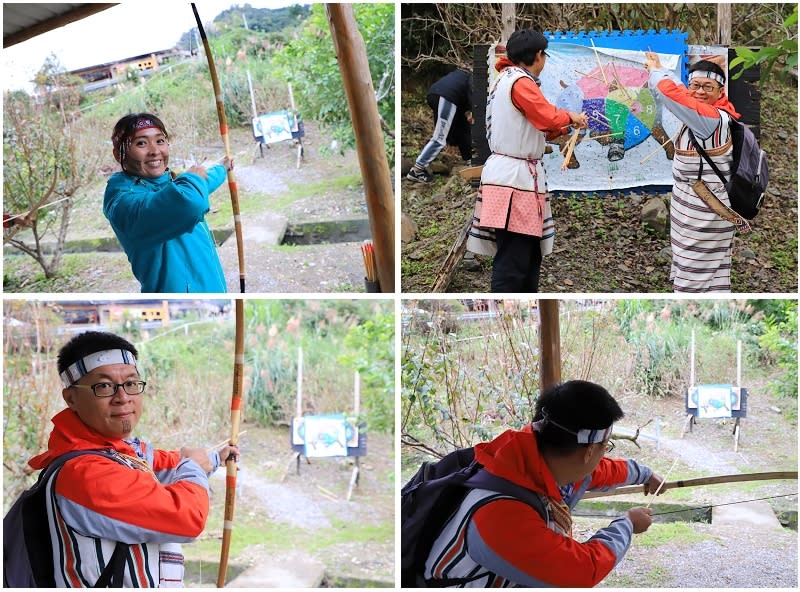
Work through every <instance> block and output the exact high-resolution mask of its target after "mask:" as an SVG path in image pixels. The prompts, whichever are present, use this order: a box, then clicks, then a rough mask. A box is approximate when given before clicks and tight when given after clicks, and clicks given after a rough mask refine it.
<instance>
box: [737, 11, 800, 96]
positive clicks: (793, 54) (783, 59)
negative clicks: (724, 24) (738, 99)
mask: <svg viewBox="0 0 800 592" xmlns="http://www.w3.org/2000/svg"><path fill="white" fill-rule="evenodd" d="M783 29H784V31H783V32H784V33H785V35H786V36H787V38H786V39H784V40H782V41H780V42H778V43H777V44H776V45H775V46H774V47H770V46H765V47H762V48H761V49H759V50H757V51H753V50H752V49H750V48H748V47H737V48H736V57H735V58H734V59H733V60H731V63H730V66H729V68H730V70H731V72H733V70H734V68H736V67H737V66H740V68H739V69H738V70H737V71H736V72H733V76H732V78H734V79H736V78H739V77H740V76H741V75H742V74H744V71H745V70H747V69H748V68H751V67H753V66H756V65H760V64H764V65H765V68H764V69H763V70H762V72H761V77H760V81H761V83H762V84H763V83H764V82H765V81H766V80H768V79H769V78H770V76H771V75H772V73H773V71H774V69H775V66H776V65H778V77H779V78H780V79H781V80H783V79H785V78H786V76H787V75H788V74H791V73H794V75H795V76H797V5H796V4H795V6H794V11H793V12H792V14H790V15H789V16H787V17H786V19H785V20H784V21H783Z"/></svg>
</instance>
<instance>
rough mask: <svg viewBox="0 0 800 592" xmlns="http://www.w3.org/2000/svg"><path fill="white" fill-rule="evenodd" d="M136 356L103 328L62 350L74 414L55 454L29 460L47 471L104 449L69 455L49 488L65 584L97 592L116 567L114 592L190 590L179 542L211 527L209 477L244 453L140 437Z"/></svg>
mask: <svg viewBox="0 0 800 592" xmlns="http://www.w3.org/2000/svg"><path fill="white" fill-rule="evenodd" d="M137 356H138V352H137V350H136V348H135V347H134V346H133V345H132V344H131V343H129V342H128V341H127V340H125V339H123V338H122V337H119V336H117V335H114V334H111V333H102V332H97V331H89V332H86V333H81V334H79V335H77V336H75V337H73V338H72V339H71V340H70V341H69V342H67V343H66V344H65V345H64V346H63V347H62V348H61V350H60V351H59V354H58V372H59V375H60V377H61V380H62V383H63V385H64V389H63V390H62V391H61V394H62V396H63V398H64V401H65V402H66V404H67V408H66V409H64V410H63V411H61V412H59V413H58V414H56V415H55V416H54V417H53V418H52V422H53V426H54V427H53V431H52V432H51V434H50V439H49V442H48V449H47V451H46V452H44V453H43V454H40V455H38V456H36V457H34V458H32V459H31V460H30V461H29V464H30V466H31V467H33V468H34V469H37V470H38V469H45V468H47V466H48V465H50V464H51V463H52V462H53V461H55V460H56V459H58V458H59V457H61V456H63V455H65V454H68V453H73V452H74V451H87V450H92V451H99V452H100V453H99V454H82V455H79V456H76V457H74V458H70V459H69V460H67V461H66V462H65V463H64V464H63V466H62V467H61V468H60V469H59V470H58V471H57V472H56V473H54V474H53V476H51V477H50V479H49V482H48V484H47V502H46V504H47V521H48V525H49V532H50V538H51V543H52V555H53V570H54V574H53V575H54V579H55V586H57V587H81V586H88V587H92V586H94V584H95V583H96V582H97V580H98V579H99V578H100V576H101V573H103V572H104V570H105V568H106V567H107V566H111V565H112V564H114V565H117V566H119V567H118V568H114V569H116V570H118V571H119V572H120V573H118V574H115V575H116V577H117V578H121V581H120V579H117V580H116V583H114V580H112V585H114V586H115V587H118V586H122V587H176V586H182V582H183V555H182V553H181V551H180V545H179V543H182V542H187V541H192V540H194V539H195V538H196V537H197V536H198V535H200V533H201V532H202V531H203V529H204V528H205V523H206V518H207V517H208V511H209V498H208V475H210V474H211V473H212V472H214V471H215V470H216V469H217V468H218V467H219V466H220V464H222V462H224V460H225V459H227V458H228V456H229V455H234V458H236V457H238V449H237V448H236V447H232V446H224V447H223V448H221V449H220V450H219V451H216V452H212V453H210V454H209V453H207V452H206V451H205V450H204V449H202V448H182V449H181V450H180V451H167V450H159V449H154V448H153V447H152V446H150V444H149V443H146V442H144V441H143V440H140V439H139V438H137V437H134V436H133V432H134V430H135V428H136V424H137V423H138V421H139V419H140V418H141V415H142V409H143V393H144V392H145V386H146V384H147V383H146V382H145V381H144V380H142V377H141V375H140V373H139V368H138V366H137ZM120 543H122V545H120ZM120 554H121V555H122V557H121V558H119V555H120Z"/></svg>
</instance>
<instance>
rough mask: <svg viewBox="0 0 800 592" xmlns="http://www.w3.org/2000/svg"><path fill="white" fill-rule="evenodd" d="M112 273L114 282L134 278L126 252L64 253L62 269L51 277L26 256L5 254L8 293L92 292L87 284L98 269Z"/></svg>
mask: <svg viewBox="0 0 800 592" xmlns="http://www.w3.org/2000/svg"><path fill="white" fill-rule="evenodd" d="M99 269H103V270H107V271H109V272H110V273H111V274H113V276H114V278H115V279H119V280H126V279H133V276H132V275H131V271H130V266H128V263H127V260H126V258H125V255H124V254H123V253H64V255H63V256H62V259H61V268H60V269H59V271H58V274H57V275H56V276H54V277H52V278H47V277H45V275H44V272H43V271H42V269H41V267H39V264H38V263H36V262H35V261H34V260H33V259H32V258H30V257H28V256H27V255H12V256H8V255H7V254H4V257H3V290H4V291H5V292H7V293H9V292H57V293H63V292H93V291H95V286H93V285H92V284H91V283H89V282H87V281H86V280H85V279H82V278H85V277H91V275H92V274H93V273H96V271H97V270H99Z"/></svg>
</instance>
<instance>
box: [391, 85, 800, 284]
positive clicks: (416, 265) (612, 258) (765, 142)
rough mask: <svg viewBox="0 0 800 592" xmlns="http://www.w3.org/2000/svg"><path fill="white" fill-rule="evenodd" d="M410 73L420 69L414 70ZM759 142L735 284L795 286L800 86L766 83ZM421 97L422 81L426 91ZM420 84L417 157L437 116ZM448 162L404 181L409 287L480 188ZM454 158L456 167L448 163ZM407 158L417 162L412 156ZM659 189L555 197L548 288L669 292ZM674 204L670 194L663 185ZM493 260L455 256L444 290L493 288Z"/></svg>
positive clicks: (413, 146) (467, 213) (409, 143)
mask: <svg viewBox="0 0 800 592" xmlns="http://www.w3.org/2000/svg"><path fill="white" fill-rule="evenodd" d="M411 79H413V76H412V77H411ZM761 93H762V103H761V145H762V147H763V148H764V150H765V151H766V152H767V154H768V162H769V167H770V180H769V187H768V189H767V197H766V198H765V202H764V207H763V208H762V210H761V212H760V213H759V214H758V216H757V218H756V219H755V221H754V222H753V224H752V226H753V232H751V233H748V234H737V236H736V237H735V239H734V247H733V268H732V271H731V282H732V291H733V292H740V293H762V292H763V293H794V292H796V291H797V134H796V128H797V125H796V122H797V89H796V87H795V88H791V87H784V86H780V85H777V84H774V83H770V84H768V85H767V86H766V88H765V89H762V90H761ZM421 96H422V97H423V98H424V91H422V92H421ZM420 101H421V99H420V91H419V89H417V94H414V93H413V92H412V90H411V89H410V86H409V85H405V86H404V88H403V111H402V116H401V117H402V130H403V135H402V138H403V145H402V156H403V158H404V159H406V160H410V161H411V162H413V159H415V158H416V157H417V155H418V153H419V151H420V149H421V148H422V146H424V144H425V143H426V142H427V141H428V139H429V138H430V133H431V131H432V121H431V116H430V113H429V109H428V107H427V105H424V104H421V103H420ZM437 162H438V163H441V164H442V165H443V168H444V171H448V170H451V172H452V176H451V175H449V174H447V173H445V172H444V171H443V172H442V174H437V175H436V177H437V180H436V181H435V182H434V183H433V184H430V185H423V184H420V183H415V182H412V181H408V180H406V179H405V178H403V180H402V184H401V204H402V207H401V210H402V212H403V213H405V214H408V215H409V216H410V217H411V218H412V219H413V220H414V222H415V223H416V225H417V226H418V228H419V230H418V233H417V237H416V239H415V240H413V241H411V242H409V243H407V244H403V245H402V255H401V266H402V289H403V291H404V292H430V291H431V289H432V286H433V283H434V281H435V279H436V275H437V273H438V272H439V270H440V268H441V266H442V263H443V262H444V260H445V258H446V256H447V254H448V252H449V251H450V249H451V248H452V246H453V245H454V244H455V242H456V239H457V237H458V236H459V233H460V232H461V230H462V228H463V227H464V225H465V224H466V222H467V220H468V219H470V217H471V216H472V211H473V207H474V204H475V195H476V193H475V191H476V190H473V189H471V188H470V187H469V185H468V184H467V183H466V182H465V181H462V180H460V179H458V178H457V171H458V170H459V168H463V163H461V162H460V161H458V160H453V159H448V158H446V157H445V158H443V157H442V156H440V157H439V159H437V161H434V164H437ZM453 165H455V168H453V169H451V167H453ZM408 166H410V164H408ZM655 196H656V194H652V193H643V192H636V191H634V194H631V195H611V196H606V197H591V196H586V195H577V196H572V197H570V196H564V195H562V196H559V197H554V198H553V199H552V200H551V203H552V208H553V217H554V219H555V225H556V237H555V246H554V252H553V254H552V255H551V256H550V257H547V258H545V260H544V262H543V264H542V275H541V279H540V285H539V290H540V291H541V292H553V293H570V292H584V293H590V292H600V293H607V292H626V293H656V292H671V291H672V286H671V284H670V282H669V268H670V261H671V252H670V245H669V236H668V234H665V235H659V234H658V233H656V232H654V231H651V230H649V229H647V228H645V227H644V226H643V225H642V223H641V221H640V219H639V214H640V210H641V206H642V204H643V203H644V202H646V201H647V200H648V199H649V198H651V197H655ZM657 197H659V198H660V199H661V200H662V201H663V202H664V204H665V205H666V206H667V207H668V206H669V198H670V194H661V195H658V196H657ZM491 270H492V260H491V258H490V257H482V256H477V257H475V258H474V259H471V260H469V261H468V262H467V263H464V262H461V263H459V264H458V266H457V268H456V270H455V273H454V274H453V275H452V281H451V283H450V286H449V288H448V289H447V292H451V293H468V292H481V293H483V292H488V291H489V290H490V283H491Z"/></svg>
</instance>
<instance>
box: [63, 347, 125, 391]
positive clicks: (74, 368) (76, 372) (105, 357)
mask: <svg viewBox="0 0 800 592" xmlns="http://www.w3.org/2000/svg"><path fill="white" fill-rule="evenodd" d="M109 364H128V365H130V366H134V367H136V358H135V357H134V355H133V354H132V353H131V352H129V351H128V350H126V349H108V350H105V351H99V352H95V353H93V354H89V355H88V356H85V357H83V358H81V359H80V360H78V361H77V362H75V363H74V364H71V365H70V366H69V368H67V369H66V370H64V371H63V372H62V373H61V374H60V375H59V376H61V382H62V383H63V384H64V387H65V388H68V387H70V386H72V385H73V384H75V383H76V382H78V381H79V380H80V379H81V378H83V377H84V376H86V375H87V374H89V372H91V371H92V370H94V369H95V368H99V367H100V366H108V365H109Z"/></svg>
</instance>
